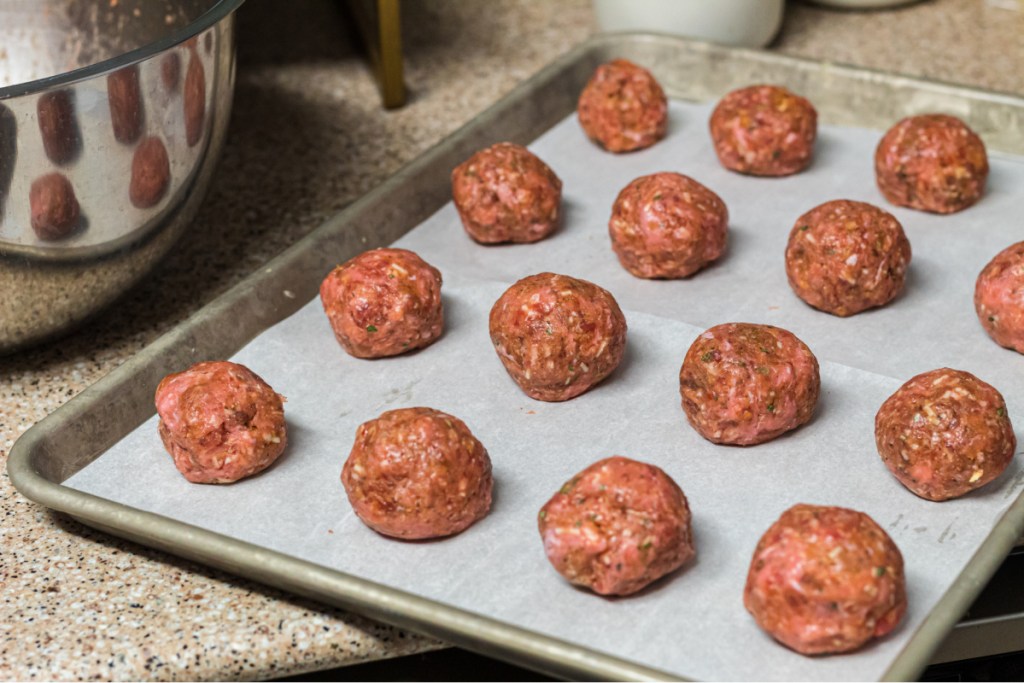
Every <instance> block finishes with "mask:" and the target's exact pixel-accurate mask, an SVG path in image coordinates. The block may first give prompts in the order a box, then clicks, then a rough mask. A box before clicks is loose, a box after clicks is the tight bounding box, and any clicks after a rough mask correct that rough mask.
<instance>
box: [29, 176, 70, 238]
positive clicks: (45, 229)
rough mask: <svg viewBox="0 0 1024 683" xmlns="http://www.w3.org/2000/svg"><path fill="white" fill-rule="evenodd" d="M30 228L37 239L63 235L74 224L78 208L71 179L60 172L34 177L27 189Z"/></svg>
mask: <svg viewBox="0 0 1024 683" xmlns="http://www.w3.org/2000/svg"><path fill="white" fill-rule="evenodd" d="M28 204H29V210H30V212H31V215H32V219H31V220H32V229H33V230H34V231H35V233H36V237H38V238H39V239H41V240H46V241H52V240H59V239H63V238H65V237H67V236H68V235H70V234H71V233H72V232H74V231H75V228H77V227H78V219H79V216H80V208H79V206H78V199H77V198H76V197H75V188H74V187H73V186H72V185H71V181H70V180H68V179H67V177H66V176H64V175H63V174H61V173H48V174H46V175H44V176H41V177H39V178H36V179H35V180H34V181H33V182H32V186H31V187H30V188H29V191H28Z"/></svg>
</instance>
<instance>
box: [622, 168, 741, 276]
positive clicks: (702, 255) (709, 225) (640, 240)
mask: <svg viewBox="0 0 1024 683" xmlns="http://www.w3.org/2000/svg"><path fill="white" fill-rule="evenodd" d="M728 223H729V211H728V209H726V208H725V202H723V201H722V200H721V198H720V197H719V196H718V195H717V194H715V193H714V192H712V191H711V190H709V189H708V188H706V187H704V186H703V185H701V184H700V183H698V182H697V181H696V180H694V179H693V178H689V177H687V176H684V175H680V174H679V173H655V174H653V175H648V176H643V177H640V178H637V179H636V180H634V181H633V182H631V183H630V184H629V185H627V186H626V187H625V189H623V190H622V192H620V193H619V196H618V197H617V198H616V199H615V204H614V205H613V206H612V217H611V220H610V221H609V222H608V234H609V235H610V236H611V239H612V249H614V250H615V254H616V255H617V256H618V257H619V262H620V263H622V267H623V268H625V269H626V270H628V271H629V272H630V273H632V274H633V275H636V276H637V277H644V278H682V277H688V276H690V275H693V274H694V273H696V272H697V271H698V270H700V269H701V268H703V267H704V266H706V265H708V264H709V263H711V262H712V261H714V260H715V259H717V258H718V257H719V256H721V255H722V253H723V252H724V251H725V243H726V230H727V226H728Z"/></svg>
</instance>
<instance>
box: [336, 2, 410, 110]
mask: <svg viewBox="0 0 1024 683" xmlns="http://www.w3.org/2000/svg"><path fill="white" fill-rule="evenodd" d="M399 2H400V0H376V1H375V2H371V1H370V0H349V2H348V6H349V8H350V9H351V11H352V16H353V17H354V18H355V21H356V27H357V28H358V29H359V34H360V36H361V37H362V40H363V44H364V45H365V46H366V51H367V52H368V53H369V56H370V61H371V62H372V63H373V69H374V74H375V76H376V77H377V84H378V85H379V86H380V93H381V100H382V102H383V104H384V106H385V107H386V108H388V109H393V108H395V107H401V106H402V105H403V104H405V81H404V80H403V76H402V21H401V11H400V7H399Z"/></svg>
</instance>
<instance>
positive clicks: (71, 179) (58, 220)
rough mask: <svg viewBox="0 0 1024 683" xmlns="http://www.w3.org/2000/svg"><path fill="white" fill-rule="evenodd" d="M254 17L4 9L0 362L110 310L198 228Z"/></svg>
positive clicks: (183, 9) (194, 0)
mask: <svg viewBox="0 0 1024 683" xmlns="http://www.w3.org/2000/svg"><path fill="white" fill-rule="evenodd" d="M242 1H243V0H5V2H4V3H3V4H2V5H0V292H3V294H2V295H0V353H6V352H10V351H12V350H15V349H18V348H21V347H25V346H27V345H30V344H32V343H35V342H38V341H40V340H43V339H45V338H48V337H52V336H54V335H56V334H58V333H61V332H63V331H65V330H67V329H69V328H71V327H73V326H74V325H76V324H77V323H80V322H81V321H83V320H84V319H86V318H87V317H88V316H90V315H91V314H93V313H95V312H96V311H98V310H99V309H101V308H102V307H104V306H106V305H107V304H109V303H110V302H111V301H113V300H114V299H116V298H117V297H118V296H119V295H120V294H122V293H124V292H125V291H126V290H127V289H128V288H130V287H131V286H132V285H133V284H134V283H135V282H137V281H138V280H139V279H140V278H141V277H142V276H144V275H145V274H146V273H147V272H149V271H150V270H151V269H152V267H153V266H154V265H155V264H156V263H157V262H158V261H159V260H160V259H161V258H162V257H163V256H164V255H165V254H166V253H167V251H168V250H169V249H170V248H171V246H172V245H173V244H174V242H175V241H176V240H177V239H178V238H179V237H180V236H181V234H182V233H183V232H184V231H185V229H186V228H187V226H188V225H189V223H191V221H192V219H193V217H194V216H195V213H196V210H197V209H198V207H199V204H200V202H201V201H202V198H203V196H204V195H205V193H206V189H207V187H208V185H209V182H210V178H211V176H212V173H213V170H214V165H215V162H216V159H217V157H218V156H219V154H220V151H221V148H222V147H223V144H224V135H225V130H226V128H227V122H228V118H229V114H230V110H231V98H232V94H233V92H234V71H235V61H234V59H235V57H234V53H235V49H234V48H235V46H234V11H235V10H236V9H237V8H238V6H239V5H241V3H242Z"/></svg>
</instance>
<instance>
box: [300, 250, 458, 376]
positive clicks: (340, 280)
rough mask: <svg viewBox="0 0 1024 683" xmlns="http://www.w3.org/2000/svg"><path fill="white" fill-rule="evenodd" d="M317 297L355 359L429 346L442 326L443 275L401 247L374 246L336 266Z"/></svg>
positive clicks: (334, 328)
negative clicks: (377, 247)
mask: <svg viewBox="0 0 1024 683" xmlns="http://www.w3.org/2000/svg"><path fill="white" fill-rule="evenodd" d="M320 301H321V303H323V306H324V312H325V313H326V314H327V319H328V320H329V321H330V323H331V328H332V329H333V330H334V336H335V337H336V338H337V340H338V343H339V344H341V347H342V348H343V349H345V351H347V352H348V353H349V354H351V355H353V356H355V357H356V358H382V357H384V356H394V355H397V354H399V353H405V352H406V351H412V350H413V349H419V348H422V347H424V346H429V345H430V344H432V343H434V341H435V340H436V339H437V338H438V337H440V336H441V332H442V331H443V330H444V308H443V305H442V302H441V273H440V271H438V270H437V268H434V267H433V266H432V265H430V264H429V263H427V262H426V261H424V260H423V259H421V258H420V257H419V256H417V255H416V254H414V253H413V252H411V251H407V250H405V249H374V250H372V251H367V252H365V253H362V254H360V255H359V256H356V257H355V258H353V259H350V260H349V261H347V262H346V263H344V264H343V265H340V266H338V267H337V268H335V269H334V270H333V271H331V273H330V274H329V275H328V276H327V277H326V278H324V281H323V282H322V283H321V285H320Z"/></svg>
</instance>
